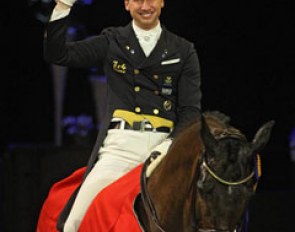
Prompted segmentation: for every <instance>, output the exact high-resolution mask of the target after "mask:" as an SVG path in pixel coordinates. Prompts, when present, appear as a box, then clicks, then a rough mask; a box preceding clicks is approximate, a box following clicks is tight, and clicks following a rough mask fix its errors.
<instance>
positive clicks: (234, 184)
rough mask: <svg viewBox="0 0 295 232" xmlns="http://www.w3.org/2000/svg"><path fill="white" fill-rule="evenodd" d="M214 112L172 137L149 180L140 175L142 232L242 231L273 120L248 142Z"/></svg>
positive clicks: (222, 117)
mask: <svg viewBox="0 0 295 232" xmlns="http://www.w3.org/2000/svg"><path fill="white" fill-rule="evenodd" d="M228 119H229V117H227V116H226V115H223V114H221V113H218V112H215V113H214V112H211V113H209V112H208V113H204V114H203V116H202V118H201V120H198V121H197V122H195V123H193V124H192V125H190V126H189V127H188V128H187V129H185V130H183V132H182V133H181V134H179V135H178V137H176V138H175V139H174V141H173V143H172V145H171V147H170V149H169V151H168V152H167V154H166V156H165V157H164V158H163V160H162V161H161V162H160V164H159V165H158V166H157V167H156V168H155V170H154V171H153V172H152V174H151V175H150V177H149V178H146V176H145V170H146V168H147V166H148V164H149V163H150V162H151V159H152V158H155V154H152V155H151V157H150V158H149V159H148V160H147V161H146V163H145V165H144V167H143V171H142V174H141V197H139V198H138V199H137V201H136V204H135V208H136V212H137V216H138V219H139V221H140V224H141V227H142V229H143V230H144V231H146V232H164V231H165V232H214V231H216V232H217V231H219V232H237V231H242V224H243V218H244V214H245V211H246V209H247V206H248V203H249V201H250V199H251V197H252V196H253V195H254V193H255V188H256V185H257V182H258V176H257V175H258V172H259V167H257V163H258V166H259V162H258V161H259V160H258V161H257V159H258V157H259V153H260V151H261V150H262V149H263V147H264V146H265V145H266V144H267V142H268V140H269V138H270V134H271V130H272V127H273V125H274V121H269V122H267V123H265V124H264V125H262V126H261V127H260V129H259V130H258V131H257V132H256V134H255V136H254V138H253V140H252V141H250V142H248V141H247V139H246V137H245V135H244V134H243V133H241V132H240V131H239V130H238V129H236V128H234V127H232V126H231V125H230V124H229V120H228Z"/></svg>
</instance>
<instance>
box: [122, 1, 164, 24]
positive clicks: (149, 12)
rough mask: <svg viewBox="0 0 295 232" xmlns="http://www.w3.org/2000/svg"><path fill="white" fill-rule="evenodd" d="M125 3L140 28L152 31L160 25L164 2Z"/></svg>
mask: <svg viewBox="0 0 295 232" xmlns="http://www.w3.org/2000/svg"><path fill="white" fill-rule="evenodd" d="M124 3H125V9H126V10H127V11H129V12H130V15H131V17H132V18H133V20H134V23H135V24H136V25H137V26H138V27H140V28H142V29H144V30H150V29H152V28H154V27H155V26H156V25H157V24H158V23H159V17H160V14H161V10H162V8H163V7H164V0H124Z"/></svg>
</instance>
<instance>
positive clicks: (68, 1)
mask: <svg viewBox="0 0 295 232" xmlns="http://www.w3.org/2000/svg"><path fill="white" fill-rule="evenodd" d="M76 1H77V0H56V2H61V3H63V4H66V5H68V6H70V7H72V6H73V5H74V3H75V2H76Z"/></svg>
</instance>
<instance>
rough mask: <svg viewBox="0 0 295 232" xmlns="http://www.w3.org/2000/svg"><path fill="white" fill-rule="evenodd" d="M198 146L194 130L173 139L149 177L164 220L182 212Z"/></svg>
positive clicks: (153, 194)
mask: <svg viewBox="0 0 295 232" xmlns="http://www.w3.org/2000/svg"><path fill="white" fill-rule="evenodd" d="M201 146H202V145H201V143H200V139H199V138H198V137H197V133H195V132H193V131H191V132H190V133H188V134H187V135H186V137H183V138H180V139H176V140H175V141H174V142H173V144H172V145H171V147H170V150H169V152H168V154H167V155H166V157H165V158H164V159H163V160H162V162H161V163H160V165H159V166H158V167H157V168H156V169H155V170H154V172H153V173H152V175H151V176H150V178H149V181H148V191H149V194H150V196H151V199H152V200H153V202H154V205H155V208H156V211H157V213H158V216H159V219H160V221H162V222H163V223H165V221H168V220H169V221H171V217H172V218H173V217H174V215H175V217H177V215H178V217H179V215H181V214H179V213H182V212H183V211H184V208H183V207H184V203H185V200H186V198H187V197H188V196H189V191H190V189H191V185H192V180H193V178H194V173H195V170H196V166H197V163H198V159H199V154H200V149H201ZM171 212H173V214H174V215H173V214H172V213H171ZM168 217H169V219H168ZM179 220H182V219H176V221H179ZM174 226H176V225H174Z"/></svg>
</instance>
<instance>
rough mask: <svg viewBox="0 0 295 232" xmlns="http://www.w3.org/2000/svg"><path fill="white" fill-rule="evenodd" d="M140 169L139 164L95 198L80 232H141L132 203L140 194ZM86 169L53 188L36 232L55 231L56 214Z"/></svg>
mask: <svg viewBox="0 0 295 232" xmlns="http://www.w3.org/2000/svg"><path fill="white" fill-rule="evenodd" d="M141 168H142V165H139V166H138V167H136V168H135V169H133V170H132V171H130V172H129V173H127V174H126V175H125V176H123V177H122V178H120V179H119V180H117V181H116V182H114V183H113V184H111V185H109V186H108V187H106V188H105V189H104V190H102V191H101V192H100V193H99V194H98V195H97V196H96V198H95V199H94V201H93V203H92V204H91V206H90V207H89V209H88V211H87V213H86V215H85V217H84V219H83V221H82V223H81V226H80V229H79V232H126V231H128V232H141V229H140V227H139V224H138V222H137V219H136V217H135V215H134V212H133V201H134V199H135V197H136V196H137V195H138V193H139V191H140V172H141ZM85 170H86V168H85V167H83V168H81V169H78V170H77V171H75V172H74V173H73V174H72V175H70V176H69V177H67V178H65V179H63V180H61V181H60V182H57V183H56V184H54V185H53V186H52V188H51V189H50V191H49V194H48V197H47V199H46V200H45V202H44V204H43V207H42V209H41V212H40V215H39V220H38V224H37V232H57V230H56V222H57V218H58V215H59V214H60V212H61V210H62V208H63V207H64V205H65V204H66V202H67V201H68V199H69V197H70V196H71V194H72V193H73V192H74V190H75V189H76V188H77V186H79V184H80V183H81V181H82V177H83V174H84V172H85Z"/></svg>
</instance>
